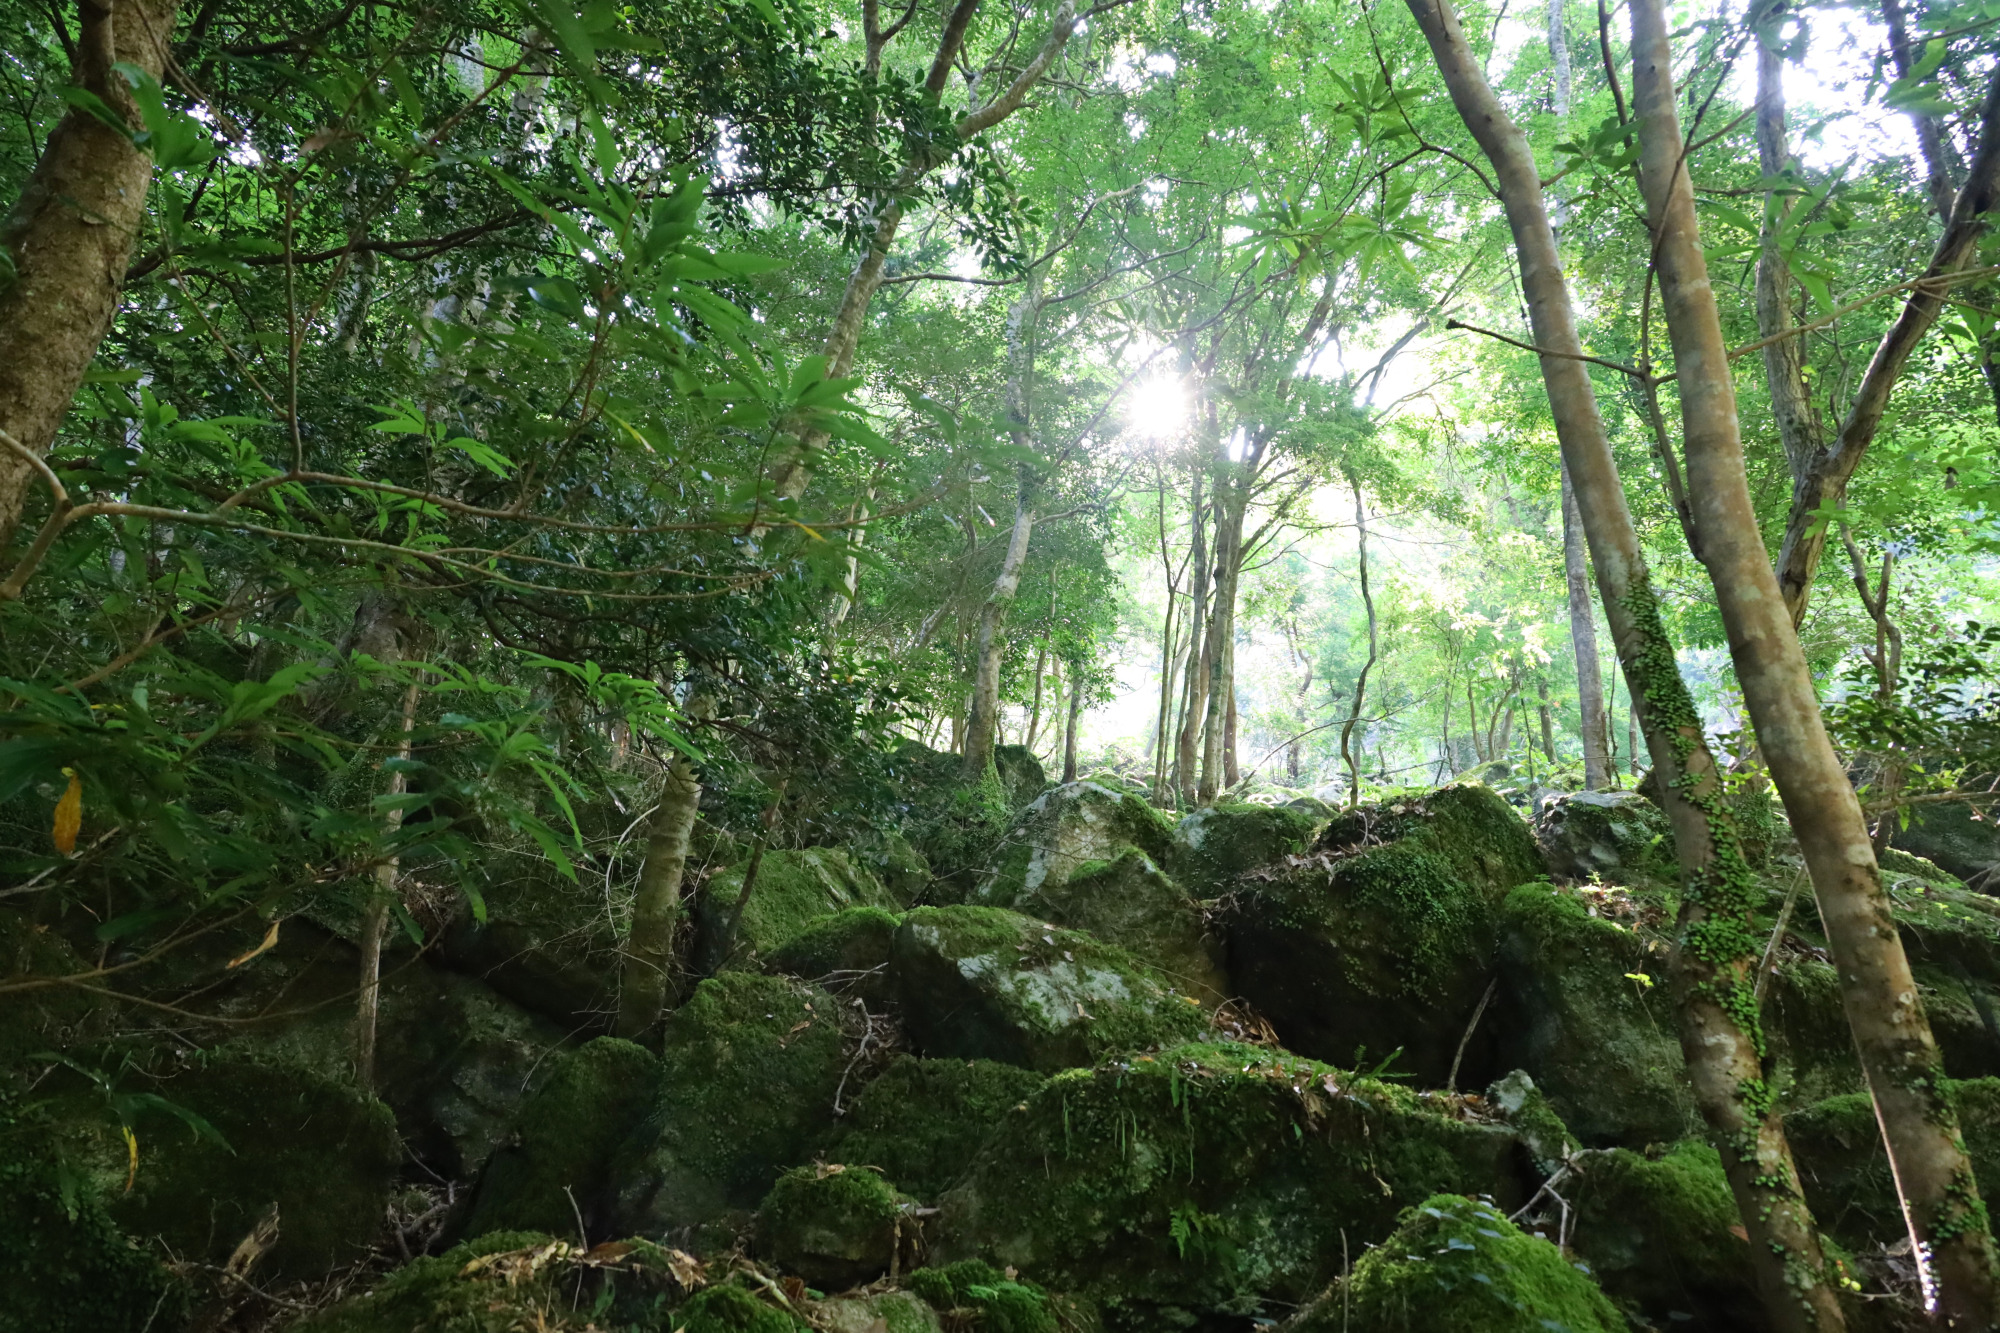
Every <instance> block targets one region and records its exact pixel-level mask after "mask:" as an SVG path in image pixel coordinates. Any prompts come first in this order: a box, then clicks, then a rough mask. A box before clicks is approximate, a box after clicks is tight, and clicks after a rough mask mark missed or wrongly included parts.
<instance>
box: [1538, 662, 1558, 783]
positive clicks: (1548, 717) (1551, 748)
mask: <svg viewBox="0 0 2000 1333" xmlns="http://www.w3.org/2000/svg"><path fill="white" fill-rule="evenodd" d="M1535 688H1536V689H1537V690H1538V691H1539V692H1540V694H1541V708H1540V712H1541V715H1542V754H1543V755H1545V756H1546V757H1547V758H1548V761H1549V762H1550V763H1552V764H1553V763H1554V762H1555V761H1556V719H1555V710H1554V709H1553V708H1551V707H1549V681H1548V677H1546V676H1543V675H1540V674H1537V675H1536V676H1535Z"/></svg>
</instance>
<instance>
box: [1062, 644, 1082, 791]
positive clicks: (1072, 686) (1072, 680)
mask: <svg viewBox="0 0 2000 1333" xmlns="http://www.w3.org/2000/svg"><path fill="white" fill-rule="evenodd" d="M1082 716H1083V663H1081V662H1077V661H1072V662H1071V663H1070V664H1069V723H1068V725H1067V726H1065V727H1064V728H1063V774H1062V780H1063V781H1064V782H1075V781H1076V725H1077V722H1078V720H1079V719H1080V718H1082Z"/></svg>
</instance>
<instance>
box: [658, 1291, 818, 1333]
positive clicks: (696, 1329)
mask: <svg viewBox="0 0 2000 1333" xmlns="http://www.w3.org/2000/svg"><path fill="white" fill-rule="evenodd" d="M673 1327H674V1330H675V1333H796V1330H797V1329H798V1328H799V1323H798V1321H797V1320H795V1319H793V1318H792V1317H791V1316H790V1315H788V1314H786V1313H785V1312H784V1311H783V1310H780V1309H778V1308H777V1307H776V1306H773V1305H766V1304H765V1303H764V1302H762V1301H760V1300H758V1299H757V1298H756V1297H755V1296H752V1295H751V1294H750V1293H749V1292H747V1291H745V1290H744V1289H743V1288H741V1287H738V1286H733V1285H727V1284H725V1285H723V1286H717V1287H709V1288H707V1289H706V1290H704V1291H699V1292H696V1293H695V1295H694V1296H693V1297H692V1298H691V1299H689V1300H688V1302H687V1303H686V1304H685V1305H683V1306H681V1307H680V1309H678V1310H676V1311H675V1312H674V1316H673Z"/></svg>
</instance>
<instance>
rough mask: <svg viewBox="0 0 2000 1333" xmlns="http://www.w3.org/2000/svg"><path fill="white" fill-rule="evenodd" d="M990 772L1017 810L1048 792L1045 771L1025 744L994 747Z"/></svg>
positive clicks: (1047, 780) (1047, 778) (1046, 772)
mask: <svg viewBox="0 0 2000 1333" xmlns="http://www.w3.org/2000/svg"><path fill="white" fill-rule="evenodd" d="M993 771H994V773H995V774H997V775H998V776H999V778H1000V785H1001V787H1003V788H1004V789H1005V790H1006V792H1007V799H1008V800H1009V801H1011V802H1013V804H1014V806H1015V807H1016V808H1017V809H1018V808H1019V807H1021V806H1024V805H1026V804H1027V803H1028V802H1030V801H1032V800H1034V799H1035V798H1036V797H1038V796H1040V795H1041V794H1042V793H1043V792H1045V791H1047V790H1048V789H1049V775H1048V771H1047V770H1046V769H1044V768H1043V767H1042V761H1041V760H1039V759H1037V758H1035V755H1034V752H1033V751H1032V750H1030V749H1029V748H1028V747H1027V746H1025V745H996V746H994V747H993Z"/></svg>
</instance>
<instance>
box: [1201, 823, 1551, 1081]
mask: <svg viewBox="0 0 2000 1333" xmlns="http://www.w3.org/2000/svg"><path fill="white" fill-rule="evenodd" d="M1509 817H1510V818H1511V817H1512V816H1511V815H1510V816H1509ZM1228 920H1229V942H1230V971H1231V975H1232V977H1233V979H1234V981H1235V983H1236V986H1237V988H1238V989H1239V990H1240V991H1241V992H1242V994H1243V996H1244V998H1246V999H1248V1000H1249V1001H1250V1003H1251V1004H1252V1005H1254V1006H1255V1007H1256V1008H1257V1010H1258V1012H1260V1013H1262V1014H1264V1015H1265V1016H1266V1017H1267V1018H1269V1019H1270V1020H1271V1022H1272V1023H1273V1024H1274V1025H1275V1026H1276V1028H1277V1030H1278V1034H1279V1036H1280V1037H1281V1038H1282V1039H1283V1040H1284V1041H1285V1044H1286V1045H1287V1046H1288V1047H1290V1048H1291V1049H1293V1050H1297V1051H1301V1052H1304V1053H1305V1054H1308V1055H1312V1056H1316V1057H1319V1058H1322V1059H1330V1060H1339V1061H1355V1062H1357V1063H1358V1062H1359V1060H1360V1059H1365V1058H1367V1057H1365V1056H1358V1055H1357V1052H1359V1051H1360V1050H1361V1049H1362V1048H1364V1047H1365V1048H1366V1050H1367V1051H1368V1052H1369V1053H1371V1054H1372V1056H1373V1058H1375V1059H1380V1058H1382V1057H1384V1056H1387V1055H1388V1054H1389V1053H1390V1052H1391V1051H1392V1050H1395V1049H1397V1048H1401V1050H1402V1056H1401V1057H1400V1059H1399V1060H1398V1063H1397V1066H1396V1067H1397V1068H1398V1069H1399V1070H1403V1071H1412V1072H1414V1073H1415V1074H1416V1075H1417V1076H1418V1077H1419V1078H1421V1079H1423V1080H1424V1081H1426V1082H1429V1083H1433V1084H1441V1083H1443V1082H1444V1080H1445V1076H1446V1073H1447V1071H1448V1070H1449V1068H1450V1066H1451V1063H1452V1060H1453V1059H1454V1057H1455V1055H1456V1052H1457V1047H1458V1043H1459V1040H1460V1038H1461V1037H1462V1036H1463V1034H1464V1032H1465V1027H1466V1023H1467V1020H1468V1019H1469V1018H1470V1017H1471V1014H1472V1011H1473V1009H1474V1008H1475V1007H1476V1006H1477V1004H1478V1002H1479V997H1480V994H1481V992H1482V991H1483V990H1484V989H1485V987H1486V984H1487V982H1488V981H1489V980H1490V979H1491V976H1492V957H1493V940H1494V935H1493V920H1494V918H1493V907H1492V903H1491V900H1490V899H1489V897H1488V895H1487V893H1486V891H1485V890H1484V889H1483V888H1482V887H1480V886H1479V885H1477V884H1475V883H1473V882H1472V881H1470V880H1468V879H1466V878H1465V877H1464V876H1463V875H1461V874H1460V873H1459V872H1458V870H1457V869H1456V867H1455V865H1454V863H1453V862H1452V860H1450V859H1449V858H1447V857H1446V856H1444V855H1443V854H1442V853H1440V852H1438V851H1435V850H1433V849H1432V846H1431V844H1430V842H1429V841H1428V839H1425V838H1414V837H1413V838H1406V839H1403V840H1401V841H1397V842H1392V843H1390V844H1388V845H1387V846H1380V847H1369V848H1368V849H1367V850H1365V851H1362V852H1359V853H1358V854H1355V855H1352V856H1346V857H1340V858H1325V859H1322V858H1314V859H1311V860H1307V861H1304V862H1302V863H1300V864H1297V865H1292V866H1287V867H1285V868H1283V869H1280V870H1276V871H1274V872H1272V873H1271V876H1270V877H1269V878H1267V879H1259V880H1255V881H1252V882H1251V883H1249V884H1247V885H1245V886H1244V887H1243V888H1242V889H1241V890H1240V891H1239V892H1238V893H1237V894H1236V895H1235V899H1234V905H1233V908H1232V910H1231V912H1230V915H1229V918H1228Z"/></svg>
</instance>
